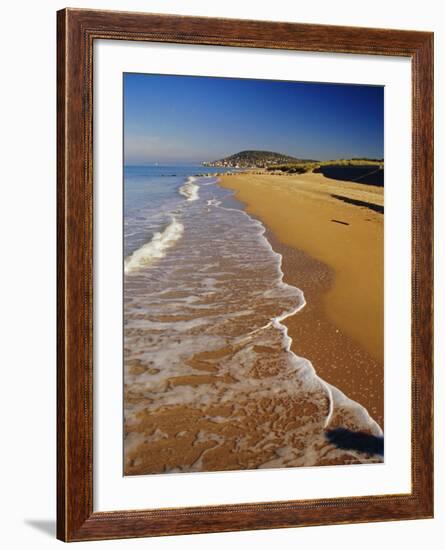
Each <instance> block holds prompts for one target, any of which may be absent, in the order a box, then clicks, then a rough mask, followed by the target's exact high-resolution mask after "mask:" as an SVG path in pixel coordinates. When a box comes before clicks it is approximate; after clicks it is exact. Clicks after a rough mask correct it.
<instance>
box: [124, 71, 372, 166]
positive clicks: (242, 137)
mask: <svg viewBox="0 0 445 550" xmlns="http://www.w3.org/2000/svg"><path fill="white" fill-rule="evenodd" d="M244 149H261V150H267V151H276V152H279V153H285V154H289V155H292V156H295V157H299V158H313V159H319V160H323V159H335V158H351V157H372V158H383V87H380V86H355V85H342V84H319V83H304V82H283V81H272V80H250V79H230V78H210V77H191V76H170V75H146V74H130V73H128V74H125V75H124V153H125V163H126V164H143V163H150V162H178V161H179V162H202V161H205V160H215V159H219V158H222V157H225V156H227V155H231V154H233V153H237V152H239V151H242V150H244Z"/></svg>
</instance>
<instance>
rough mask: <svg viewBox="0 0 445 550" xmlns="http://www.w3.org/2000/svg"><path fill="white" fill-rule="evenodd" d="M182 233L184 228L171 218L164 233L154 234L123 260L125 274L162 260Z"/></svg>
mask: <svg viewBox="0 0 445 550" xmlns="http://www.w3.org/2000/svg"><path fill="white" fill-rule="evenodd" d="M183 233H184V226H183V225H182V223H180V222H178V221H177V220H176V218H173V219H172V221H171V222H170V223H169V225H167V227H166V228H165V229H164V231H162V232H157V233H155V234H154V235H153V238H152V239H151V241H150V242H148V243H145V244H144V245H143V246H141V247H140V248H138V249H137V250H135V251H134V252H133V254H131V255H130V256H129V257H128V258H126V259H125V267H124V270H125V273H132V272H134V271H137V270H139V269H140V268H142V267H145V266H147V265H150V264H151V263H152V262H153V261H156V260H159V259H160V258H163V257H164V256H165V252H166V250H168V249H169V248H171V247H172V246H174V245H175V244H176V242H177V241H178V240H179V239H180V238H181V237H182V234H183Z"/></svg>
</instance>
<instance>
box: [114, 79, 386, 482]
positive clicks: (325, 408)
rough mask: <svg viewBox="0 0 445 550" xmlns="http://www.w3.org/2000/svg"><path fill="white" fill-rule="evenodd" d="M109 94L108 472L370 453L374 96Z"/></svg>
mask: <svg viewBox="0 0 445 550" xmlns="http://www.w3.org/2000/svg"><path fill="white" fill-rule="evenodd" d="M123 102H124V104H123V125H124V135H123V141H124V146H123V198H124V208H123V235H124V237H123V264H122V269H123V274H124V304H123V318H124V326H123V347H124V354H123V381H124V391H123V403H124V410H123V422H124V441H123V454H124V472H123V473H124V475H126V476H135V475H152V474H173V473H193V472H218V471H236V470H252V469H259V468H263V469H269V468H292V467H317V466H318V467H321V466H345V465H348V466H350V465H360V464H361V465H363V464H378V463H382V462H384V88H383V87H382V86H370V85H352V84H342V83H317V82H298V81H280V80H257V79H240V78H222V77H221V78H219V77H206V76H181V75H158V74H139V73H125V74H124V76H123Z"/></svg>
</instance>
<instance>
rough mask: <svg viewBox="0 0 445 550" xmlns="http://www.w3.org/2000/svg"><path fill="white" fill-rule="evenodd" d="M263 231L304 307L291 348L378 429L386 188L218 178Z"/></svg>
mask: <svg viewBox="0 0 445 550" xmlns="http://www.w3.org/2000/svg"><path fill="white" fill-rule="evenodd" d="M221 184H222V185H223V186H224V187H228V188H230V189H233V190H235V191H236V195H235V196H236V198H237V199H239V200H240V201H242V202H243V203H244V204H245V205H246V210H247V211H248V212H249V213H250V214H251V215H253V216H255V217H257V218H258V219H260V220H261V221H262V222H263V223H264V224H265V226H266V227H267V229H268V235H267V236H268V238H269V240H270V241H271V243H272V245H273V247H274V249H275V250H276V251H277V252H280V253H281V254H282V255H283V272H284V275H285V281H286V282H288V283H290V284H294V285H296V286H298V287H299V288H301V289H302V290H303V292H304V294H305V297H306V301H307V305H306V306H305V308H304V309H303V310H302V311H301V312H300V313H298V314H297V315H295V316H293V317H291V318H289V319H287V320H286V324H287V325H288V327H289V334H290V336H291V337H292V338H293V339H294V343H293V351H294V352H295V353H296V354H297V355H300V356H303V357H306V358H308V359H309V360H311V361H312V363H313V365H314V367H315V369H316V371H317V373H318V374H319V376H321V378H323V379H324V380H326V381H327V382H329V383H331V384H333V385H334V386H336V387H338V388H339V389H340V390H342V391H343V392H344V393H345V394H346V395H347V396H348V397H350V398H352V399H354V400H355V401H357V402H358V403H360V404H362V405H363V406H365V407H366V409H367V410H368V411H369V413H370V414H371V416H372V417H373V418H374V419H375V420H376V421H377V422H378V423H379V424H380V426H382V427H383V214H382V213H380V212H378V211H375V210H373V209H371V208H368V207H365V206H357V205H355V204H351V203H348V202H344V200H341V199H339V198H334V197H333V196H332V195H336V196H337V197H343V198H345V199H347V200H351V199H352V200H354V201H361V202H362V203H369V204H370V205H373V206H372V208H377V209H378V208H379V207H382V206H383V188H379V187H374V186H369V185H363V184H358V183H352V182H342V181H336V180H330V179H328V178H325V177H324V176H323V175H321V174H303V175H270V174H251V173H245V174H237V175H230V176H223V177H221Z"/></svg>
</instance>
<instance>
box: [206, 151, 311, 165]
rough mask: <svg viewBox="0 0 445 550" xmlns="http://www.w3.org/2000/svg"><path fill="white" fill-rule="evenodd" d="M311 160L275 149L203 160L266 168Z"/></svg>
mask: <svg viewBox="0 0 445 550" xmlns="http://www.w3.org/2000/svg"><path fill="white" fill-rule="evenodd" d="M298 162H310V161H309V159H298V158H296V157H291V156H289V155H283V154H282V153H275V152H273V151H255V150H253V151H240V152H239V153H235V154H234V155H230V156H229V157H225V158H222V159H219V160H214V161H211V162H203V163H202V164H203V165H204V166H226V167H231V168H265V167H270V166H274V165H278V164H289V163H298Z"/></svg>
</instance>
